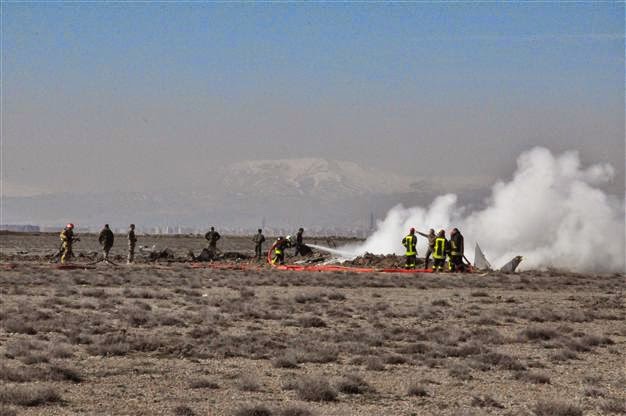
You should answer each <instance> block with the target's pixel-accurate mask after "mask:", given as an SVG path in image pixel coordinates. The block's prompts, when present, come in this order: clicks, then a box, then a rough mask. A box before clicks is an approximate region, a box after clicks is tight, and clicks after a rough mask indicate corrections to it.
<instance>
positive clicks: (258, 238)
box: [252, 228, 265, 260]
mask: <svg viewBox="0 0 626 416" xmlns="http://www.w3.org/2000/svg"><path fill="white" fill-rule="evenodd" d="M252 241H253V242H254V253H255V254H256V259H257V260H261V255H262V252H263V243H264V242H265V236H264V235H263V230H261V229H260V228H259V229H258V232H257V233H256V235H255V236H254V237H253V238H252Z"/></svg>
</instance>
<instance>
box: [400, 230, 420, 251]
mask: <svg viewBox="0 0 626 416" xmlns="http://www.w3.org/2000/svg"><path fill="white" fill-rule="evenodd" d="M416 244H417V239H416V238H415V236H414V235H411V234H409V235H407V236H406V237H404V238H403V239H402V245H403V246H404V248H406V253H405V255H407V256H413V255H415V254H417V251H416V250H415V245H416Z"/></svg>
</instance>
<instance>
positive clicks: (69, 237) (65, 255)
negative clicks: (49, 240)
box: [59, 223, 78, 263]
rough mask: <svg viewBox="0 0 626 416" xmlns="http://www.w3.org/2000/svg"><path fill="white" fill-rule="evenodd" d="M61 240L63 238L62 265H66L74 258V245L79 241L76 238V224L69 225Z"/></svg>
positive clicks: (60, 236)
mask: <svg viewBox="0 0 626 416" xmlns="http://www.w3.org/2000/svg"><path fill="white" fill-rule="evenodd" d="M59 238H61V252H62V255H61V263H65V262H66V261H68V260H70V259H71V258H72V257H73V255H74V253H73V252H72V244H73V243H74V242H75V241H78V238H77V237H74V224H72V223H70V224H67V225H66V226H65V228H64V229H63V231H61V234H60V235H59Z"/></svg>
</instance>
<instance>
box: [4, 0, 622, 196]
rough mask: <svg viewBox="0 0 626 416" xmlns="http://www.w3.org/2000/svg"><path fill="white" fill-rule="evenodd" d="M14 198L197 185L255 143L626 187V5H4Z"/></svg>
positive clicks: (430, 167)
mask: <svg viewBox="0 0 626 416" xmlns="http://www.w3.org/2000/svg"><path fill="white" fill-rule="evenodd" d="M1 14H2V51H1V57H2V130H1V132H2V162H3V163H2V171H3V181H2V182H3V193H4V195H5V196H13V195H14V196H18V195H31V194H39V193H63V192H117V191H123V192H126V191H129V192H141V191H144V190H158V189H159V188H161V187H163V188H165V187H181V188H182V187H185V186H187V185H188V184H189V183H191V182H194V181H195V182H194V183H197V179H198V178H203V177H207V176H210V175H211V174H212V173H214V172H215V169H216V168H217V167H219V166H223V165H227V164H230V163H233V162H237V161H241V160H256V159H284V158H304V157H320V158H326V159H337V160H348V161H353V162H356V163H359V164H360V165H362V166H364V167H372V168H377V169H381V170H385V171H389V172H394V173H398V174H402V175H408V176H428V175H436V176H438V177H440V176H446V175H448V176H450V177H458V176H480V177H485V176H486V177H492V178H498V177H502V176H507V175H511V174H512V172H513V171H514V170H515V160H516V159H517V157H518V156H519V154H520V153H521V152H523V151H525V150H528V149H529V148H531V147H533V146H545V147H547V148H549V149H551V150H554V151H557V152H561V151H564V150H570V149H573V150H578V151H579V152H580V155H581V159H582V161H583V163H599V162H609V163H611V164H613V166H614V167H615V169H616V172H617V176H616V179H615V181H614V184H613V187H612V189H613V190H614V191H616V192H623V190H624V162H625V159H626V151H625V149H624V3H617V2H607V3H591V2H580V3H557V2H533V3H526V4H521V3H504V4H502V3H500V4H497V3H493V2H484V3H469V2H467V3H466V2H454V3H418V2H416V3H404V2H402V3H384V4H382V3H359V2H351V3H333V4H330V3H323V2H316V3H306V4H305V3H300V2H294V3H229V4H226V3H205V2H189V3H186V2H176V3H174V2H154V3H146V2H137V3H120V2H108V3H104V2H102V3H98V2H58V3H56V2H55V3H38V2H28V3H17V2H2V5H1Z"/></svg>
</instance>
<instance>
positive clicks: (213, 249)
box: [204, 227, 222, 256]
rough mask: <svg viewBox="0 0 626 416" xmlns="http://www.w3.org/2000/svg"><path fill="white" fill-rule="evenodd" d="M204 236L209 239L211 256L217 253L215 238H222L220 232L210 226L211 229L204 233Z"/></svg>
mask: <svg viewBox="0 0 626 416" xmlns="http://www.w3.org/2000/svg"><path fill="white" fill-rule="evenodd" d="M204 238H206V239H207V240H208V241H209V251H210V252H211V254H212V255H213V256H215V254H217V240H219V239H220V238H222V236H221V235H220V233H218V232H217V231H215V227H211V229H210V230H209V231H208V232H207V233H206V234H205V235H204Z"/></svg>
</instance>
